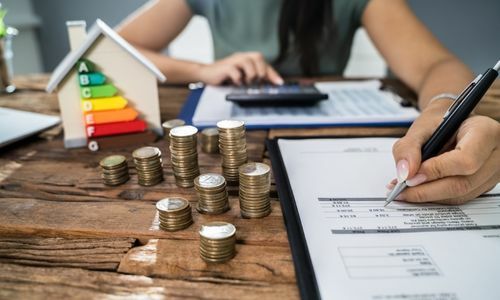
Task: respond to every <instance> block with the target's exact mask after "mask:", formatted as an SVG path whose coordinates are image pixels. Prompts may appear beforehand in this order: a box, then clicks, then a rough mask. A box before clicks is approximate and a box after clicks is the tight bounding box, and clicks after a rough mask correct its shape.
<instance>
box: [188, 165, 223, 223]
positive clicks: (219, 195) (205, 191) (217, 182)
mask: <svg viewBox="0 0 500 300" xmlns="http://www.w3.org/2000/svg"><path fill="white" fill-rule="evenodd" d="M194 187H195V189H196V192H197V194H198V207H197V210H198V211H199V212H200V213H202V214H211V215H216V214H221V213H223V212H226V211H227V210H229V202H228V199H227V197H228V193H227V189H226V179H224V177H223V176H221V175H219V174H214V173H207V174H202V175H200V176H198V177H196V179H195V180H194Z"/></svg>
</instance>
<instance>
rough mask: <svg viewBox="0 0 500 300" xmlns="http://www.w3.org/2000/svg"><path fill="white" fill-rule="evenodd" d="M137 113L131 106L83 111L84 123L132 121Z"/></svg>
mask: <svg viewBox="0 0 500 300" xmlns="http://www.w3.org/2000/svg"><path fill="white" fill-rule="evenodd" d="M138 115H139V113H138V112H137V111H136V110H134V109H133V108H130V107H127V108H124V109H117V110H103V111H89V112H85V124H87V125H93V124H106V123H118V122H128V121H133V120H135V119H136V118H137V116H138Z"/></svg>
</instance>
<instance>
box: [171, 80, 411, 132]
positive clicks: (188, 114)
mask: <svg viewBox="0 0 500 300" xmlns="http://www.w3.org/2000/svg"><path fill="white" fill-rule="evenodd" d="M204 89H205V87H196V88H193V89H191V92H190V93H189V95H188V97H187V98H186V101H185V103H184V105H183V107H182V109H181V112H180V113H179V115H178V118H179V119H181V120H184V122H186V125H192V126H196V127H197V128H198V129H205V128H209V127H214V126H215V124H213V125H195V124H193V116H194V114H195V112H196V108H197V107H198V103H199V101H200V98H201V96H202V94H203V91H204ZM411 124H412V122H408V121H401V122H399V121H396V122H389V121H387V122H360V123H356V122H349V123H338V122H337V123H334V122H332V123H304V124H285V123H282V124H245V128H246V129H247V130H266V129H285V128H288V129H293V128H303V129H306V128H324V127H398V126H399V127H409V126H410V125H411Z"/></svg>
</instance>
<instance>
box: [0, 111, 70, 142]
mask: <svg viewBox="0 0 500 300" xmlns="http://www.w3.org/2000/svg"><path fill="white" fill-rule="evenodd" d="M60 122H61V119H60V118H59V117H56V116H49V115H43V114H39V113H32V112H27V111H21V110H16V109H10V108H2V107H0V147H4V146H6V145H9V144H12V143H14V142H17V141H19V140H21V139H23V138H26V137H29V136H31V135H34V134H37V133H40V132H42V131H44V130H46V129H48V128H51V127H53V126H55V125H57V124H59V123H60Z"/></svg>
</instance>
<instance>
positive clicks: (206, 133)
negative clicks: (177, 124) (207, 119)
mask: <svg viewBox="0 0 500 300" xmlns="http://www.w3.org/2000/svg"><path fill="white" fill-rule="evenodd" d="M201 150H203V152H206V153H217V152H219V130H218V129H217V128H206V129H203V130H202V131H201Z"/></svg>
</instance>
